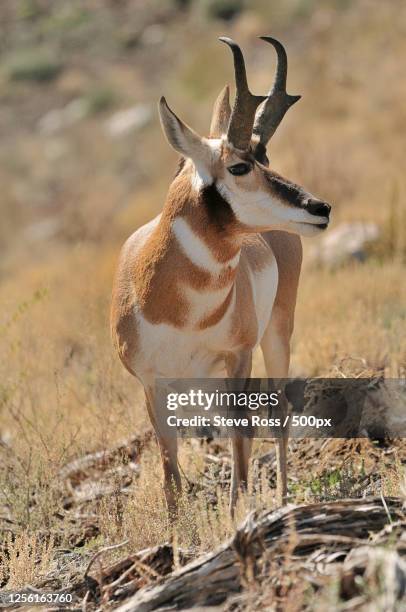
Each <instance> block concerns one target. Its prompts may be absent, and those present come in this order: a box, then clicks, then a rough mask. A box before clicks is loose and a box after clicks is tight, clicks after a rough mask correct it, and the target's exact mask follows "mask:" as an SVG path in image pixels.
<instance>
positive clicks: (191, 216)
mask: <svg viewBox="0 0 406 612" xmlns="http://www.w3.org/2000/svg"><path fill="white" fill-rule="evenodd" d="M196 175H197V172H196V171H195V169H194V168H192V170H190V169H188V168H185V170H184V171H181V173H180V174H179V175H178V176H177V177H176V178H175V180H174V182H173V183H172V185H171V189H170V190H169V194H168V198H167V201H166V204H165V207H164V214H163V224H164V225H166V229H167V231H170V232H171V234H172V235H173V236H175V238H176V240H177V242H178V244H179V245H180V247H181V248H182V250H183V251H184V252H185V254H186V255H187V256H188V258H189V259H190V260H191V261H192V262H193V263H194V264H195V265H196V266H197V267H201V268H203V269H205V270H208V271H213V272H214V273H216V272H217V270H218V269H219V268H222V267H224V266H225V265H233V264H235V262H236V261H237V262H238V259H239V253H240V250H241V245H242V236H241V234H239V233H238V232H237V231H236V227H237V223H236V219H235V215H234V213H233V210H232V208H231V206H230V204H229V203H228V202H227V201H226V200H225V199H224V198H223V196H222V195H221V194H220V192H219V191H218V189H217V187H216V184H215V182H209V183H208V182H206V183H204V182H203V181H200V179H199V181H198V180H196Z"/></svg>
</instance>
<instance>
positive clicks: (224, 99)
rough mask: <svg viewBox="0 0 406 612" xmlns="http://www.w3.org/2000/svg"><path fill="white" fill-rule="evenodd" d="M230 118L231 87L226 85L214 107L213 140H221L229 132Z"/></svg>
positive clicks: (211, 134) (212, 118) (211, 130)
mask: <svg viewBox="0 0 406 612" xmlns="http://www.w3.org/2000/svg"><path fill="white" fill-rule="evenodd" d="M230 116H231V106H230V87H229V86H228V85H226V86H225V87H224V88H223V89H222V90H221V91H220V93H219V95H218V97H217V100H216V101H215V103H214V106H213V113H212V117H211V124H210V136H211V137H212V138H221V136H222V135H223V134H225V133H226V132H227V128H228V124H229V122H230Z"/></svg>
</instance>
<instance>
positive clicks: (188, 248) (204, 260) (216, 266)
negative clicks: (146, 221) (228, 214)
mask: <svg viewBox="0 0 406 612" xmlns="http://www.w3.org/2000/svg"><path fill="white" fill-rule="evenodd" d="M172 231H173V233H174V235H175V237H176V239H177V241H178V242H179V245H180V247H181V249H182V251H183V252H184V253H185V255H186V257H187V258H188V259H190V261H191V262H192V263H194V264H195V265H196V266H198V267H199V268H203V269H204V270H207V271H209V272H211V273H212V274H215V275H218V274H220V273H221V272H222V271H223V270H224V269H225V267H228V266H231V267H235V266H236V265H237V264H238V261H239V258H240V254H239V253H238V254H237V255H236V256H235V257H233V259H230V260H229V261H227V262H226V264H224V263H221V262H219V261H218V260H217V259H216V258H215V257H214V255H213V253H212V251H211V250H210V249H209V247H208V246H207V245H206V244H205V243H204V242H203V240H202V239H201V238H199V237H198V236H197V235H196V234H195V233H194V231H193V230H192V228H191V227H190V225H189V224H188V222H187V221H186V220H185V219H183V217H176V219H175V220H174V222H173V224H172Z"/></svg>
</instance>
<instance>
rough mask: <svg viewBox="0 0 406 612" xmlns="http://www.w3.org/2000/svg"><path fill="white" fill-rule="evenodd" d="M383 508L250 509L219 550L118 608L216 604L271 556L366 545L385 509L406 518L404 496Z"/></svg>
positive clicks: (361, 503) (145, 611) (345, 504)
mask: <svg viewBox="0 0 406 612" xmlns="http://www.w3.org/2000/svg"><path fill="white" fill-rule="evenodd" d="M386 506H387V509H386V508H385V507H384V506H383V504H382V500H381V499H380V498H370V499H367V500H361V499H355V500H344V501H335V502H328V503H320V504H310V505H308V506H296V507H292V506H288V507H285V508H282V509H280V510H276V511H274V512H262V513H253V514H251V515H249V516H248V517H247V519H246V520H245V522H244V523H243V525H242V526H241V527H240V528H239V529H238V530H237V532H236V534H235V536H234V537H233V538H232V539H231V540H230V541H229V542H227V543H225V544H224V545H223V546H221V547H220V548H219V549H218V550H217V551H215V552H214V553H210V554H208V555H205V556H203V557H200V558H199V559H197V560H196V561H194V562H192V563H189V564H188V565H186V566H185V567H183V568H181V569H180V570H178V571H175V572H174V573H172V574H171V575H170V576H169V577H168V578H165V579H162V581H161V582H160V583H159V584H155V585H151V586H147V587H145V588H142V589H141V590H140V591H138V593H136V595H134V596H133V597H131V598H130V599H129V600H128V601H127V602H126V603H125V604H123V605H122V606H120V607H119V608H117V610H119V612H135V611H136V612H149V611H151V610H160V609H172V608H173V609H176V610H181V609H186V608H190V607H192V606H213V605H219V604H221V603H223V602H224V601H225V600H226V599H227V597H228V596H229V595H231V594H233V593H238V592H239V591H240V590H241V588H242V586H243V584H244V582H245V580H246V577H247V576H251V577H252V576H255V575H257V574H258V573H259V572H260V571H261V570H262V571H263V569H264V564H266V563H269V560H270V559H274V560H275V559H276V558H283V557H284V556H286V553H287V552H288V553H289V554H290V555H293V554H294V555H295V556H300V555H308V554H310V553H312V552H313V551H314V550H316V549H317V548H318V547H319V546H320V544H321V543H323V545H324V546H328V547H329V550H331V551H335V550H341V551H344V552H347V553H348V552H349V550H351V548H352V547H353V546H354V544H356V545H359V543H360V541H363V542H365V543H366V542H367V541H368V539H369V537H370V534H373V533H377V532H379V531H381V530H382V529H383V528H384V527H385V526H386V525H387V524H388V515H387V511H389V512H390V516H391V518H392V520H393V521H395V520H404V511H403V510H402V500H400V499H397V498H387V499H386ZM312 536H313V537H312ZM328 536H333V537H328Z"/></svg>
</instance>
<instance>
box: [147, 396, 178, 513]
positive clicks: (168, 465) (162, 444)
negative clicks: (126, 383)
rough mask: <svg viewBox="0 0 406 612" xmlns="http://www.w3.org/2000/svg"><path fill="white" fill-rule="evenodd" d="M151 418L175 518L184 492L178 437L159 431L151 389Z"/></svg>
mask: <svg viewBox="0 0 406 612" xmlns="http://www.w3.org/2000/svg"><path fill="white" fill-rule="evenodd" d="M145 397H146V403H147V410H148V414H149V418H150V420H151V423H152V425H153V427H154V430H155V434H156V437H157V440H158V446H159V450H160V453H161V459H162V467H163V471H164V492H165V498H166V505H167V508H168V514H169V516H171V517H175V516H176V514H177V508H178V498H179V495H180V493H181V491H182V482H181V478H180V472H179V466H178V440H177V438H176V436H168V435H165V434H163V433H162V432H160V431H159V427H158V425H157V419H156V414H155V403H154V394H153V391H152V389H151V388H148V390H146V391H145Z"/></svg>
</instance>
